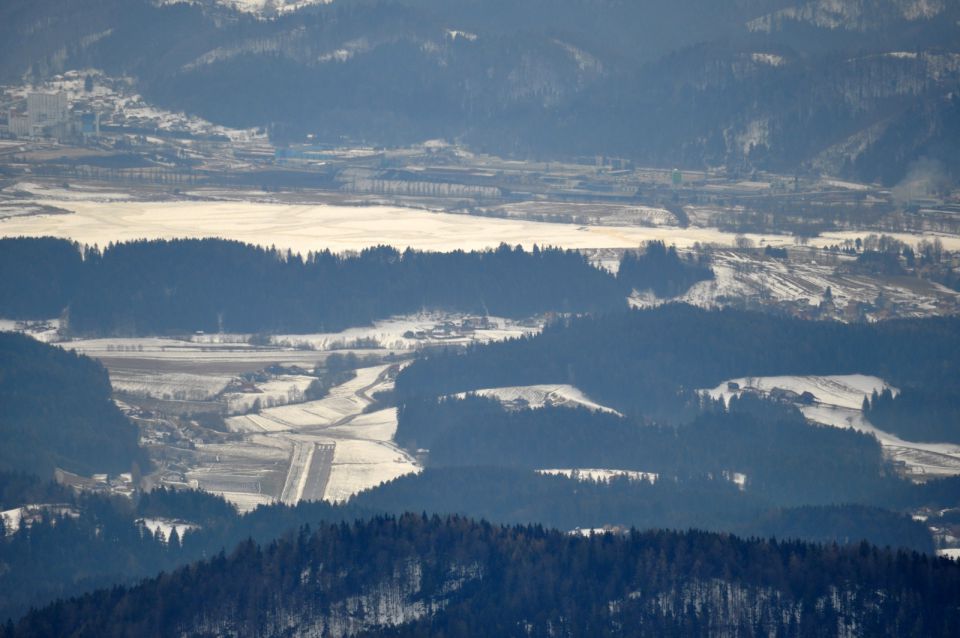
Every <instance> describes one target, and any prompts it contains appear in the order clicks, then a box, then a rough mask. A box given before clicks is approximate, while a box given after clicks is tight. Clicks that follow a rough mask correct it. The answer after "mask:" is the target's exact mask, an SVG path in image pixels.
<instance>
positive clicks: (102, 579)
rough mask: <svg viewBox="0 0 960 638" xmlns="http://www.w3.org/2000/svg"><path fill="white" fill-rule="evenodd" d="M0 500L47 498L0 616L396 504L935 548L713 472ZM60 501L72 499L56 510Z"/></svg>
mask: <svg viewBox="0 0 960 638" xmlns="http://www.w3.org/2000/svg"><path fill="white" fill-rule="evenodd" d="M956 483H957V482H956V481H955V480H948V481H932V482H930V483H928V484H926V485H910V484H906V483H905V484H903V485H902V486H900V489H898V490H891V492H890V494H889V495H888V497H887V499H886V500H885V502H884V503H883V505H884V508H890V507H894V508H896V509H899V508H915V507H918V506H921V505H923V506H929V507H931V508H934V509H937V508H939V509H942V508H945V507H950V506H954V505H955V504H956V496H955V495H956V493H957V487H956ZM0 494H2V495H3V496H4V507H5V508H7V509H13V508H14V507H17V506H20V505H24V504H42V503H54V504H58V507H57V508H54V509H53V510H50V511H46V512H44V513H43V514H42V516H41V517H40V518H38V519H37V520H35V521H34V522H33V523H32V524H30V525H23V526H20V527H19V528H18V529H17V530H16V531H15V532H14V531H13V530H7V532H8V534H7V535H6V537H3V536H0V623H2V622H4V621H5V619H6V618H13V619H14V620H15V619H17V618H19V617H21V616H22V615H23V614H24V613H26V611H27V610H28V609H29V608H30V607H37V606H42V605H45V604H47V603H50V602H52V601H53V600H56V599H58V598H69V597H71V596H75V595H79V594H82V593H84V592H88V591H91V590H93V589H95V588H98V587H109V586H112V585H115V584H128V585H132V584H134V583H136V582H138V581H139V580H140V579H141V578H147V577H152V576H154V575H155V574H157V573H158V572H160V571H170V570H172V569H174V568H176V567H178V566H181V565H184V564H188V563H191V562H193V561H196V560H200V559H201V558H204V557H210V556H213V555H215V554H216V553H217V552H220V551H221V550H228V551H229V550H230V549H231V548H233V547H235V546H236V545H237V544H238V543H240V542H242V541H244V540H245V539H247V538H253V539H254V540H255V541H256V542H258V543H268V542H270V541H272V540H273V539H276V538H278V537H280V536H282V535H283V534H284V533H286V532H288V531H290V530H294V529H297V528H298V527H300V526H303V525H311V526H315V525H317V524H319V523H340V522H348V523H349V522H352V521H355V520H357V519H361V518H369V517H371V516H375V515H378V514H393V515H401V514H404V513H405V512H436V513H440V514H461V515H466V516H469V517H471V518H475V519H481V518H483V519H486V520H489V521H492V522H496V523H502V524H541V525H544V526H548V527H553V528H557V529H561V530H570V529H573V528H575V527H580V528H596V527H601V526H605V525H612V526H619V527H621V528H629V527H631V526H634V527H637V528H638V529H647V528H674V529H690V528H696V529H703V530H713V531H722V532H732V533H736V534H740V535H742V536H745V537H746V536H758V537H759V536H763V537H769V536H776V537H777V538H781V539H805V540H808V541H816V542H827V543H842V544H847V543H857V542H859V541H860V540H867V541H868V542H870V543H872V544H874V545H877V546H880V547H884V546H890V547H901V548H907V549H911V550H915V551H921V552H924V553H927V554H931V553H932V552H933V544H932V540H931V537H930V533H929V531H928V530H927V529H926V527H925V526H924V524H922V523H920V522H917V521H915V520H913V519H911V518H910V516H908V515H906V514H902V513H898V512H897V511H890V510H889V509H884V508H880V507H875V506H869V505H849V504H847V505H830V506H802V507H777V506H775V505H773V504H771V503H770V501H769V500H766V499H763V498H759V497H758V496H757V495H755V494H753V493H752V492H750V491H740V490H739V489H738V487H737V486H736V485H735V484H733V483H732V482H730V481H729V480H727V479H726V478H725V477H716V478H714V479H711V478H708V477H707V476H704V475H698V476H690V477H683V478H678V479H676V480H672V479H666V478H665V479H663V480H660V481H657V482H655V483H649V482H646V481H627V480H615V481H613V482H611V483H609V484H604V483H591V482H580V481H574V480H570V479H566V478H563V477H557V476H543V475H539V474H536V473H534V472H533V471H532V470H529V469H524V468H503V467H500V468H494V467H443V468H432V467H428V468H427V469H426V470H424V471H423V472H422V473H420V474H419V475H411V476H406V477H402V478H399V479H397V480H395V481H392V482H390V483H387V484H385V485H383V486H381V487H379V488H375V489H373V490H369V491H367V492H363V493H361V494H360V495H358V496H357V497H355V498H354V499H352V500H351V501H350V502H349V503H347V504H341V505H331V504H329V503H324V502H302V503H299V504H298V505H296V506H293V507H290V506H287V505H282V504H274V505H271V506H269V507H260V508H258V509H256V510H254V511H253V512H250V513H247V514H245V515H242V516H241V515H239V514H237V512H236V510H235V509H234V508H233V507H232V506H230V505H228V504H227V503H226V502H225V501H223V500H222V499H221V498H220V497H218V496H214V495H211V494H208V493H205V492H199V491H176V492H175V491H171V490H164V489H160V490H155V491H153V492H149V493H146V494H143V495H141V496H140V497H139V499H135V500H134V501H130V500H128V499H124V498H114V499H110V498H107V497H104V496H97V495H74V494H73V493H72V492H70V491H69V490H64V489H63V488H60V487H58V486H56V485H54V484H49V483H43V482H40V481H37V480H36V479H32V480H31V479H30V478H29V477H25V476H23V475H19V474H17V475H11V474H6V473H2V472H0ZM60 505H66V506H68V507H71V508H73V511H74V513H73V514H70V513H64V512H62V511H61V510H60V509H59V506H60ZM141 517H147V518H165V519H167V520H178V521H183V522H186V523H190V524H191V525H194V526H198V527H193V528H191V529H189V530H188V531H186V532H185V533H183V534H179V535H177V536H176V537H171V538H161V537H158V536H156V535H154V534H153V533H151V532H149V531H147V530H146V529H145V528H144V527H143V526H141V525H140V524H138V523H136V522H135V521H136V520H137V519H139V518H141Z"/></svg>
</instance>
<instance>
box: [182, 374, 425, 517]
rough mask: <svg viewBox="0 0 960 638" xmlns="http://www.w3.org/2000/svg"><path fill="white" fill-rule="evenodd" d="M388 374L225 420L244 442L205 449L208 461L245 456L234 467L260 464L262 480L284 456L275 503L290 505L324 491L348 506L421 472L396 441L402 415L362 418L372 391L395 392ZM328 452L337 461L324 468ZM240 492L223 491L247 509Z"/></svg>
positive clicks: (388, 413) (328, 497)
mask: <svg viewBox="0 0 960 638" xmlns="http://www.w3.org/2000/svg"><path fill="white" fill-rule="evenodd" d="M389 372H390V366H387V365H380V366H372V367H368V368H361V369H359V370H357V376H356V377H355V378H354V379H351V380H350V381H348V382H346V383H343V384H341V385H339V386H336V387H334V388H332V389H331V391H330V394H329V395H328V396H326V397H325V398H323V399H320V400H317V401H308V402H305V403H299V404H296V405H284V406H279V407H275V408H269V409H266V410H262V411H261V412H260V413H259V414H249V415H244V416H237V417H231V418H229V419H227V420H226V422H227V427H228V428H229V429H230V430H231V431H233V432H236V433H239V434H243V435H244V440H243V442H242V443H240V444H236V445H234V444H226V445H223V444H221V445H217V446H206V447H205V452H208V456H209V453H213V452H215V451H218V450H224V451H226V452H228V453H229V454H230V455H232V456H234V457H242V460H240V459H238V461H237V462H236V463H230V464H228V465H252V466H258V465H259V468H260V469H259V471H260V472H262V473H264V474H267V473H270V472H271V471H272V472H277V471H279V469H278V462H277V460H278V455H282V456H283V458H284V461H283V463H282V464H280V465H283V466H284V467H285V469H284V470H283V474H284V479H283V482H282V484H278V487H277V490H276V491H277V494H276V497H277V498H282V499H283V500H284V502H287V503H291V504H292V503H296V502H297V501H298V500H300V499H301V498H306V497H308V495H309V494H312V493H313V492H311V490H322V497H323V499H324V500H328V501H343V500H347V499H348V498H350V497H351V496H353V495H354V494H356V493H358V492H360V491H362V490H365V489H369V488H371V487H375V486H377V485H379V484H380V483H382V482H384V481H389V480H392V479H394V478H397V477H399V476H403V475H404V474H409V473H411V472H418V471H420V468H419V466H418V465H417V463H416V461H415V460H414V459H413V458H411V457H410V456H409V455H408V454H407V453H406V452H404V451H403V450H401V449H400V448H399V447H397V446H396V445H395V444H394V443H393V437H394V435H395V433H396V430H397V412H396V409H395V408H390V409H386V410H379V411H376V412H371V413H366V414H364V413H363V410H364V409H365V408H367V406H369V405H371V403H372V399H371V396H372V395H373V393H375V392H378V391H381V390H388V389H390V388H391V387H392V384H393V381H392V380H391V378H390V376H389V374H388V373H389ZM315 444H319V445H321V446H324V448H317V447H315ZM329 446H333V453H332V457H331V458H330V459H329V460H328V461H324V463H320V464H318V463H317V462H316V461H317V459H318V457H317V455H318V454H322V453H324V452H323V450H324V449H326V448H327V447H329ZM211 465H212V464H211ZM211 472H216V468H215V467H210V468H207V469H206V473H207V478H206V480H207V481H208V483H214V482H215V480H213V479H211V477H210V473H211ZM325 472H329V478H328V479H326V483H325V485H323V484H322V483H323V480H322V477H321V478H318V477H317V476H316V474H317V473H321V474H322V473H325ZM196 475H197V473H196V472H194V473H192V475H191V478H197V476H196ZM202 484H203V483H202V481H201V486H202ZM247 485H248V487H254V485H255V483H254V482H253V481H247ZM256 487H257V489H258V494H257V496H258V499H257V500H256V502H261V501H260V500H259V497H261V496H262V495H263V494H262V493H261V492H260V490H262V488H263V483H262V482H261V483H260V484H256ZM237 492H240V493H241V494H243V491H242V490H232V491H231V490H220V493H223V494H224V496H225V498H227V499H228V500H230V501H232V502H234V503H236V504H237V506H238V507H240V508H241V509H245V508H246V507H248V506H249V501H248V499H249V497H247V496H241V497H240V498H238V497H237V496H236V494H237Z"/></svg>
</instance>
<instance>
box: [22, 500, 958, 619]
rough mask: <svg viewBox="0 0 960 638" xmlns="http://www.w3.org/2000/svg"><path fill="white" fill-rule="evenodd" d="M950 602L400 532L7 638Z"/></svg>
mask: <svg viewBox="0 0 960 638" xmlns="http://www.w3.org/2000/svg"><path fill="white" fill-rule="evenodd" d="M958 596H960V566H958V565H957V564H956V563H954V562H951V561H946V560H931V559H930V558H929V557H925V556H922V555H919V554H910V553H892V552H890V551H882V550H877V549H873V548H871V547H870V546H868V545H866V544H864V545H861V546H850V547H844V548H840V547H837V546H835V545H834V546H823V547H817V546H810V545H805V544H802V543H776V542H764V541H742V540H739V539H737V538H734V537H726V536H719V535H715V534H706V533H697V532H689V533H685V534H683V533H674V532H649V533H637V532H633V533H630V534H629V535H626V536H624V537H616V536H613V535H610V536H599V537H594V538H585V537H581V536H571V535H565V534H561V533H559V532H547V531H543V529H542V528H539V527H537V528H523V527H513V528H501V527H495V526H491V525H489V524H486V523H473V522H470V521H468V520H465V519H459V518H450V519H440V518H436V517H434V518H427V517H426V516H423V517H421V516H417V515H405V516H403V517H401V518H399V519H392V518H375V519H372V520H369V521H366V522H359V523H356V524H354V525H352V526H348V525H345V524H341V525H333V526H330V525H321V526H320V527H319V529H318V531H317V532H316V533H314V534H310V533H309V532H308V531H307V530H306V529H304V530H302V531H301V532H300V533H299V534H297V535H295V536H291V537H289V538H288V539H287V540H283V541H280V542H275V543H271V544H270V545H269V546H267V547H258V546H257V545H255V544H254V543H253V542H252V541H250V542H247V543H245V544H242V545H241V546H240V547H239V548H238V549H237V550H236V551H235V552H234V553H233V554H232V555H231V556H230V557H224V556H223V555H222V554H221V555H220V556H217V557H215V558H213V559H212V560H209V561H206V562H202V563H199V564H197V565H194V566H192V567H188V568H184V569H180V570H178V571H176V572H174V573H173V574H169V575H161V576H160V577H158V578H156V579H153V580H150V581H146V582H144V583H143V584H141V585H139V586H137V587H134V588H131V589H123V588H114V589H112V590H109V591H108V590H101V591H99V592H97V593H94V594H90V595H87V596H83V597H81V598H77V599H73V600H70V601H67V602H60V603H56V604H54V605H52V606H50V607H47V608H46V609H42V610H39V611H35V612H32V613H31V614H29V615H28V616H27V617H26V618H24V619H23V620H22V621H21V622H20V623H19V624H18V625H17V627H16V628H14V629H11V630H10V631H9V632H8V634H9V635H11V636H18V637H21V636H22V637H26V636H53V635H56V636H80V635H138V636H148V635H204V636H228V635H229V636H264V637H266V636H288V637H294V636H320V635H331V636H347V635H365V636H424V635H432V636H440V635H443V636H520V635H524V636H547V635H556V634H557V633H562V635H567V636H597V635H604V636H626V635H630V636H648V635H649V636H662V635H684V636H707V635H718V633H721V632H722V633H724V634H727V633H729V634H731V635H733V634H735V635H744V636H746V635H761V634H762V635H790V636H794V635H797V636H799V635H835V634H841V635H845V634H847V633H856V634H859V635H870V636H899V635H908V634H913V635H924V636H951V635H956V632H957V630H958V629H960V611H958V608H957V606H956V600H957V599H958ZM826 628H829V629H826ZM821 630H823V631H821Z"/></svg>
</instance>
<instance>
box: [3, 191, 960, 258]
mask: <svg viewBox="0 0 960 638" xmlns="http://www.w3.org/2000/svg"><path fill="white" fill-rule="evenodd" d="M42 201H43V203H45V204H48V205H51V206H55V207H57V208H60V209H63V210H67V211H71V212H72V214H67V215H63V214H58V215H32V216H29V217H25V216H18V217H12V218H7V219H4V220H3V221H2V222H0V235H2V236H6V237H13V236H17V235H27V236H44V235H49V236H54V237H63V238H68V239H73V240H76V241H79V242H81V243H85V244H90V245H92V244H99V245H101V246H104V245H107V244H108V243H110V242H111V241H114V242H116V241H130V240H134V239H144V238H146V239H158V238H173V237H223V238H227V239H235V240H238V241H243V242H247V243H251V244H257V245H261V246H271V245H274V246H277V247H279V248H289V249H291V250H294V251H297V252H301V253H306V252H308V251H311V250H322V249H330V250H333V251H335V252H338V251H344V250H359V249H362V248H367V247H369V246H373V245H378V244H387V245H391V246H396V247H398V248H406V247H408V246H409V247H412V248H417V249H422V250H435V251H450V250H457V249H463V250H479V249H484V248H490V247H496V246H497V245H499V244H500V243H502V242H506V243H508V244H511V245H515V244H521V245H523V246H525V247H527V248H530V247H532V246H533V245H534V244H538V245H541V246H560V247H564V248H573V249H581V248H636V247H637V246H639V245H641V244H642V243H643V242H645V241H650V240H660V241H664V242H666V243H667V244H675V245H677V247H679V248H689V247H692V246H693V245H694V244H695V243H700V244H710V243H712V244H718V245H726V246H730V245H733V243H734V241H735V239H736V237H738V235H736V234H735V233H729V232H724V231H720V230H717V229H715V228H697V227H690V228H674V227H658V228H649V227H641V226H626V225H624V226H581V225H577V224H564V223H548V222H533V221H526V220H521V219H497V218H491V217H480V216H471V215H458V214H451V213H440V212H429V211H425V210H419V209H413V208H403V207H398V206H342V205H333V204H284V203H274V202H243V201H229V202H226V201H218V202H194V201H111V202H101V201H85V200H82V199H69V200H62V201H61V200H57V199H44V200H42ZM557 209H558V211H559V212H562V209H563V205H562V204H558V205H557ZM861 235H863V233H854V232H835V233H826V234H824V235H822V236H821V237H817V238H814V239H812V240H811V241H810V245H811V246H824V245H832V244H842V243H843V241H844V239H851V240H852V239H855V238H856V237H859V236H861ZM894 235H895V236H896V237H897V238H898V239H901V240H903V241H906V242H907V243H910V244H916V243H917V242H918V241H919V240H920V239H921V237H919V236H914V235H905V234H894ZM746 238H747V239H750V240H751V241H753V242H754V243H755V244H757V245H772V246H788V245H792V243H793V238H792V237H790V236H787V235H758V234H748V235H746ZM941 240H942V241H943V244H944V247H945V248H946V249H948V250H956V249H960V237H953V236H943V237H941Z"/></svg>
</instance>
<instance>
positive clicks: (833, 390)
mask: <svg viewBox="0 0 960 638" xmlns="http://www.w3.org/2000/svg"><path fill="white" fill-rule="evenodd" d="M730 381H731V382H734V383H737V384H739V385H740V389H739V390H730V389H729V388H728V386H727V383H728V382H724V383H721V384H720V385H719V386H717V387H716V388H713V389H711V390H706V391H705V392H707V393H709V394H710V396H712V397H714V398H717V397H723V398H724V400H729V398H730V397H731V396H732V395H734V394H739V393H740V392H742V391H743V390H745V389H748V388H750V389H753V390H756V391H759V392H764V393H768V392H770V391H771V390H773V389H774V388H781V389H784V390H790V391H792V392H796V393H798V394H801V393H803V392H805V391H806V392H810V393H812V394H813V395H814V397H815V400H816V403H814V404H812V405H799V406H798V407H799V408H800V411H801V412H802V413H803V416H805V417H806V418H807V419H809V420H811V421H813V422H815V423H821V424H823V425H829V426H833V427H838V428H852V429H854V430H857V431H859V432H864V433H866V434H872V435H873V436H875V437H876V438H877V440H878V441H879V442H880V444H881V445H882V446H883V452H884V456H886V457H887V458H888V459H890V460H892V461H895V462H899V463H902V464H903V466H904V468H905V469H906V472H907V474H908V475H910V476H911V477H912V478H914V479H917V480H925V479H928V478H937V477H943V476H957V475H960V445H957V444H954V443H917V442H913V441H904V440H903V439H901V438H900V437H898V436H896V435H893V434H890V433H889V432H884V431H883V430H879V429H877V428H876V427H874V426H873V425H872V424H871V423H870V422H869V421H867V419H865V418H864V416H863V412H862V411H861V409H860V407H861V405H862V403H863V399H864V397H866V396H869V395H870V394H871V393H872V392H873V391H874V390H876V391H878V392H880V391H882V390H883V389H885V388H890V390H891V392H893V393H894V394H896V392H897V390H896V388H893V387H891V386H889V385H887V384H886V383H885V382H884V381H883V380H882V379H879V378H877V377H871V376H867V375H862V374H853V375H833V376H809V377H802V376H800V377H791V376H783V377H745V378H740V379H731V380H730Z"/></svg>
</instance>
